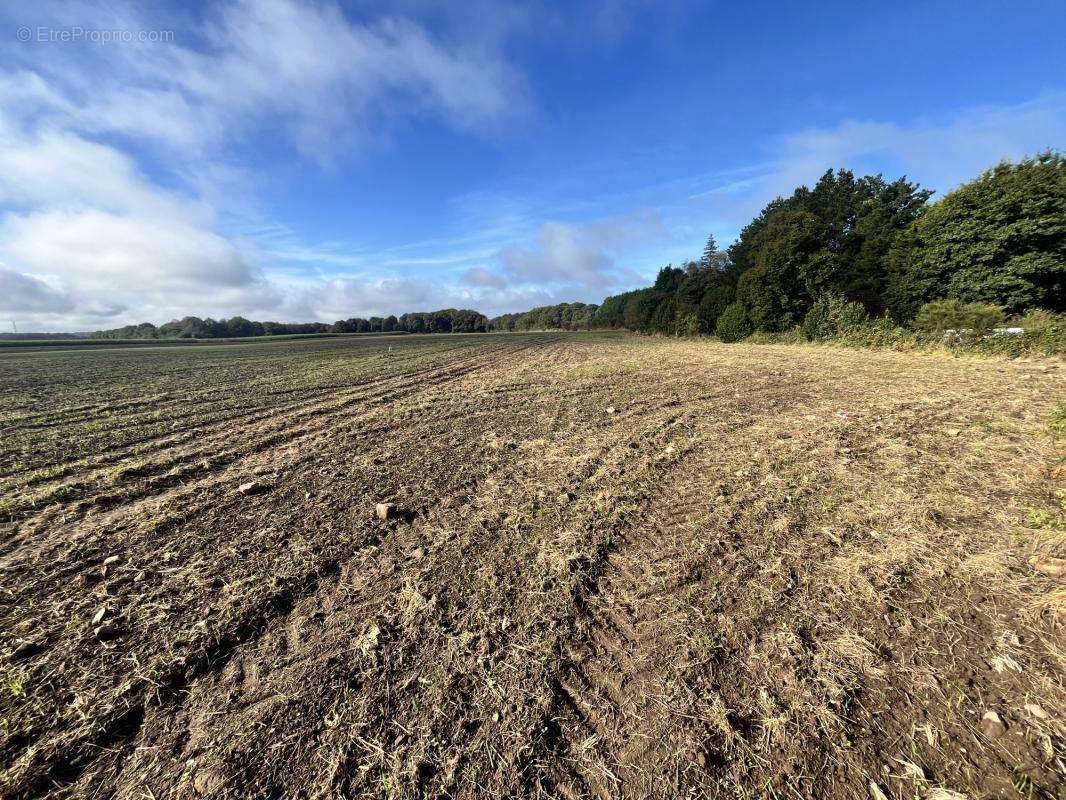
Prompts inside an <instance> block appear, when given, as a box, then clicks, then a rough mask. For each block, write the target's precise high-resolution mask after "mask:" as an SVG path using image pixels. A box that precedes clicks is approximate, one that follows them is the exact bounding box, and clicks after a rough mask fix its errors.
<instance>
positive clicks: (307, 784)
mask: <svg viewBox="0 0 1066 800" xmlns="http://www.w3.org/2000/svg"><path fill="white" fill-rule="evenodd" d="M395 347H396V349H395V352H393V353H389V352H387V349H388V342H387V341H384V340H380V339H376V338H373V337H365V338H364V337H360V336H353V337H329V338H316V339H305V340H288V341H277V340H274V341H255V342H254V343H248V344H235V345H228V346H218V347H216V346H212V345H208V344H202V345H200V346H196V347H189V348H179V347H169V348H143V349H142V348H130V349H119V348H116V349H87V350H62V349H55V350H53V349H51V348H49V349H47V350H42V351H39V352H22V351H20V352H14V351H12V352H0V431H2V434H3V435H2V437H0V656H2V662H0V765H2V769H3V772H2V773H0V797H5V798H29V797H38V796H46V797H97V796H99V797H120V798H160V799H161V798H174V797H182V798H184V797H190V798H191V797H221V796H226V795H227V793H229V794H230V795H233V796H236V795H240V796H255V797H272V798H292V797H306V798H327V797H337V798H341V797H345V798H355V797H382V798H385V797H388V798H395V797H445V796H447V797H484V796H500V797H504V796H507V797H531V798H532V797H543V798H554V797H569V798H584V797H603V798H611V797H626V798H629V797H633V798H635V797H675V796H683V797H722V798H726V797H729V798H735V797H741V798H744V797H751V798H757V797H758V798H762V797H769V798H782V799H784V798H795V797H802V798H820V797H825V796H828V795H833V796H839V797H857V798H873V800H878V798H880V797H891V798H908V799H910V798H939V800H951V798H955V799H956V800H957V798H959V797H963V796H965V797H969V798H978V797H1025V798H1030V797H1032V798H1038V797H1044V798H1053V797H1062V796H1063V795H1064V793H1066V779H1064V777H1063V776H1064V773H1066V770H1064V761H1063V759H1064V758H1066V744H1064V743H1066V730H1064V716H1063V715H1064V713H1066V689H1064V687H1063V683H1062V676H1063V674H1066V673H1064V668H1066V655H1064V639H1063V636H1062V624H1063V622H1064V619H1063V614H1064V613H1066V585H1064V584H1063V582H1062V581H1063V573H1064V572H1066V569H1064V567H1066V562H1062V561H1060V560H1056V559H1058V558H1061V557H1063V556H1066V552H1064V549H1066V523H1064V504H1066V496H1064V494H1063V482H1062V478H1063V461H1062V458H1063V455H1064V453H1063V448H1062V440H1056V439H1055V438H1054V436H1053V435H1052V434H1051V432H1050V431H1049V428H1048V426H1047V421H1048V419H1049V417H1050V416H1051V415H1052V413H1053V412H1054V410H1055V408H1056V406H1057V405H1058V403H1060V402H1061V401H1062V400H1063V398H1064V397H1066V375H1064V372H1066V370H1063V369H1059V368H1058V367H1057V365H1056V364H1053V363H1051V362H1048V363H1046V364H1041V363H1037V362H1008V361H995V360H977V359H973V360H968V359H962V358H952V357H950V356H946V355H914V354H899V353H891V352H872V351H861V350H843V349H832V348H819V347H786V346H769V345H732V346H726V345H720V344H715V343H712V342H707V341H681V340H672V339H653V338H641V337H636V336H631V335H628V334H621V333H619V334H608V333H603V334H599V333H596V334H517V335H506V334H501V335H493V336H460V335H444V336H418V337H407V338H404V339H403V340H397V342H396V343H395ZM381 502H389V503H393V504H394V511H395V518H392V519H388V520H381V519H378V517H377V516H376V514H375V509H376V504H378V503H381Z"/></svg>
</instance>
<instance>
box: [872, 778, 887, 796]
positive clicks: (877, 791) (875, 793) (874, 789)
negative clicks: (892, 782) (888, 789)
mask: <svg viewBox="0 0 1066 800" xmlns="http://www.w3.org/2000/svg"><path fill="white" fill-rule="evenodd" d="M870 800H888V795H886V794H885V793H884V791H883V790H882V789H881V787H880V786H878V785H877V784H876V783H874V782H873V781H870Z"/></svg>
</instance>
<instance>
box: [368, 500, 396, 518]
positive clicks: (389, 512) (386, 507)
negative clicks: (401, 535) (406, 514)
mask: <svg viewBox="0 0 1066 800" xmlns="http://www.w3.org/2000/svg"><path fill="white" fill-rule="evenodd" d="M374 513H375V514H377V518H378V519H381V520H388V519H396V518H397V517H399V516H400V509H398V508H397V507H396V504H395V503H378V504H377V505H376V506H375V507H374Z"/></svg>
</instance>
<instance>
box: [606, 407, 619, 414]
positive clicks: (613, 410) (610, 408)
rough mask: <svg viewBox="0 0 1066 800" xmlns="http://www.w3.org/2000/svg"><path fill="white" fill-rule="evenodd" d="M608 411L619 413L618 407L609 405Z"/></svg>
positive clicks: (609, 412)
mask: <svg viewBox="0 0 1066 800" xmlns="http://www.w3.org/2000/svg"><path fill="white" fill-rule="evenodd" d="M607 413H608V414H617V413H618V409H617V408H615V407H614V406H607Z"/></svg>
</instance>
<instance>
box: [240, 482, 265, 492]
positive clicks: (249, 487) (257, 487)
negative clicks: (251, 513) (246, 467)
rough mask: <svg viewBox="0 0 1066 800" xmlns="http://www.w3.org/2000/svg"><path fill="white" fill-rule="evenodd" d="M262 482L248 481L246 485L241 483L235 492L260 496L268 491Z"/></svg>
mask: <svg viewBox="0 0 1066 800" xmlns="http://www.w3.org/2000/svg"><path fill="white" fill-rule="evenodd" d="M269 488H270V487H268V486H267V485H266V484H265V483H263V482H262V481H248V483H242V484H241V485H240V486H238V487H237V491H238V492H240V493H241V494H262V493H263V492H265V491H266V490H267V489H269Z"/></svg>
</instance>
